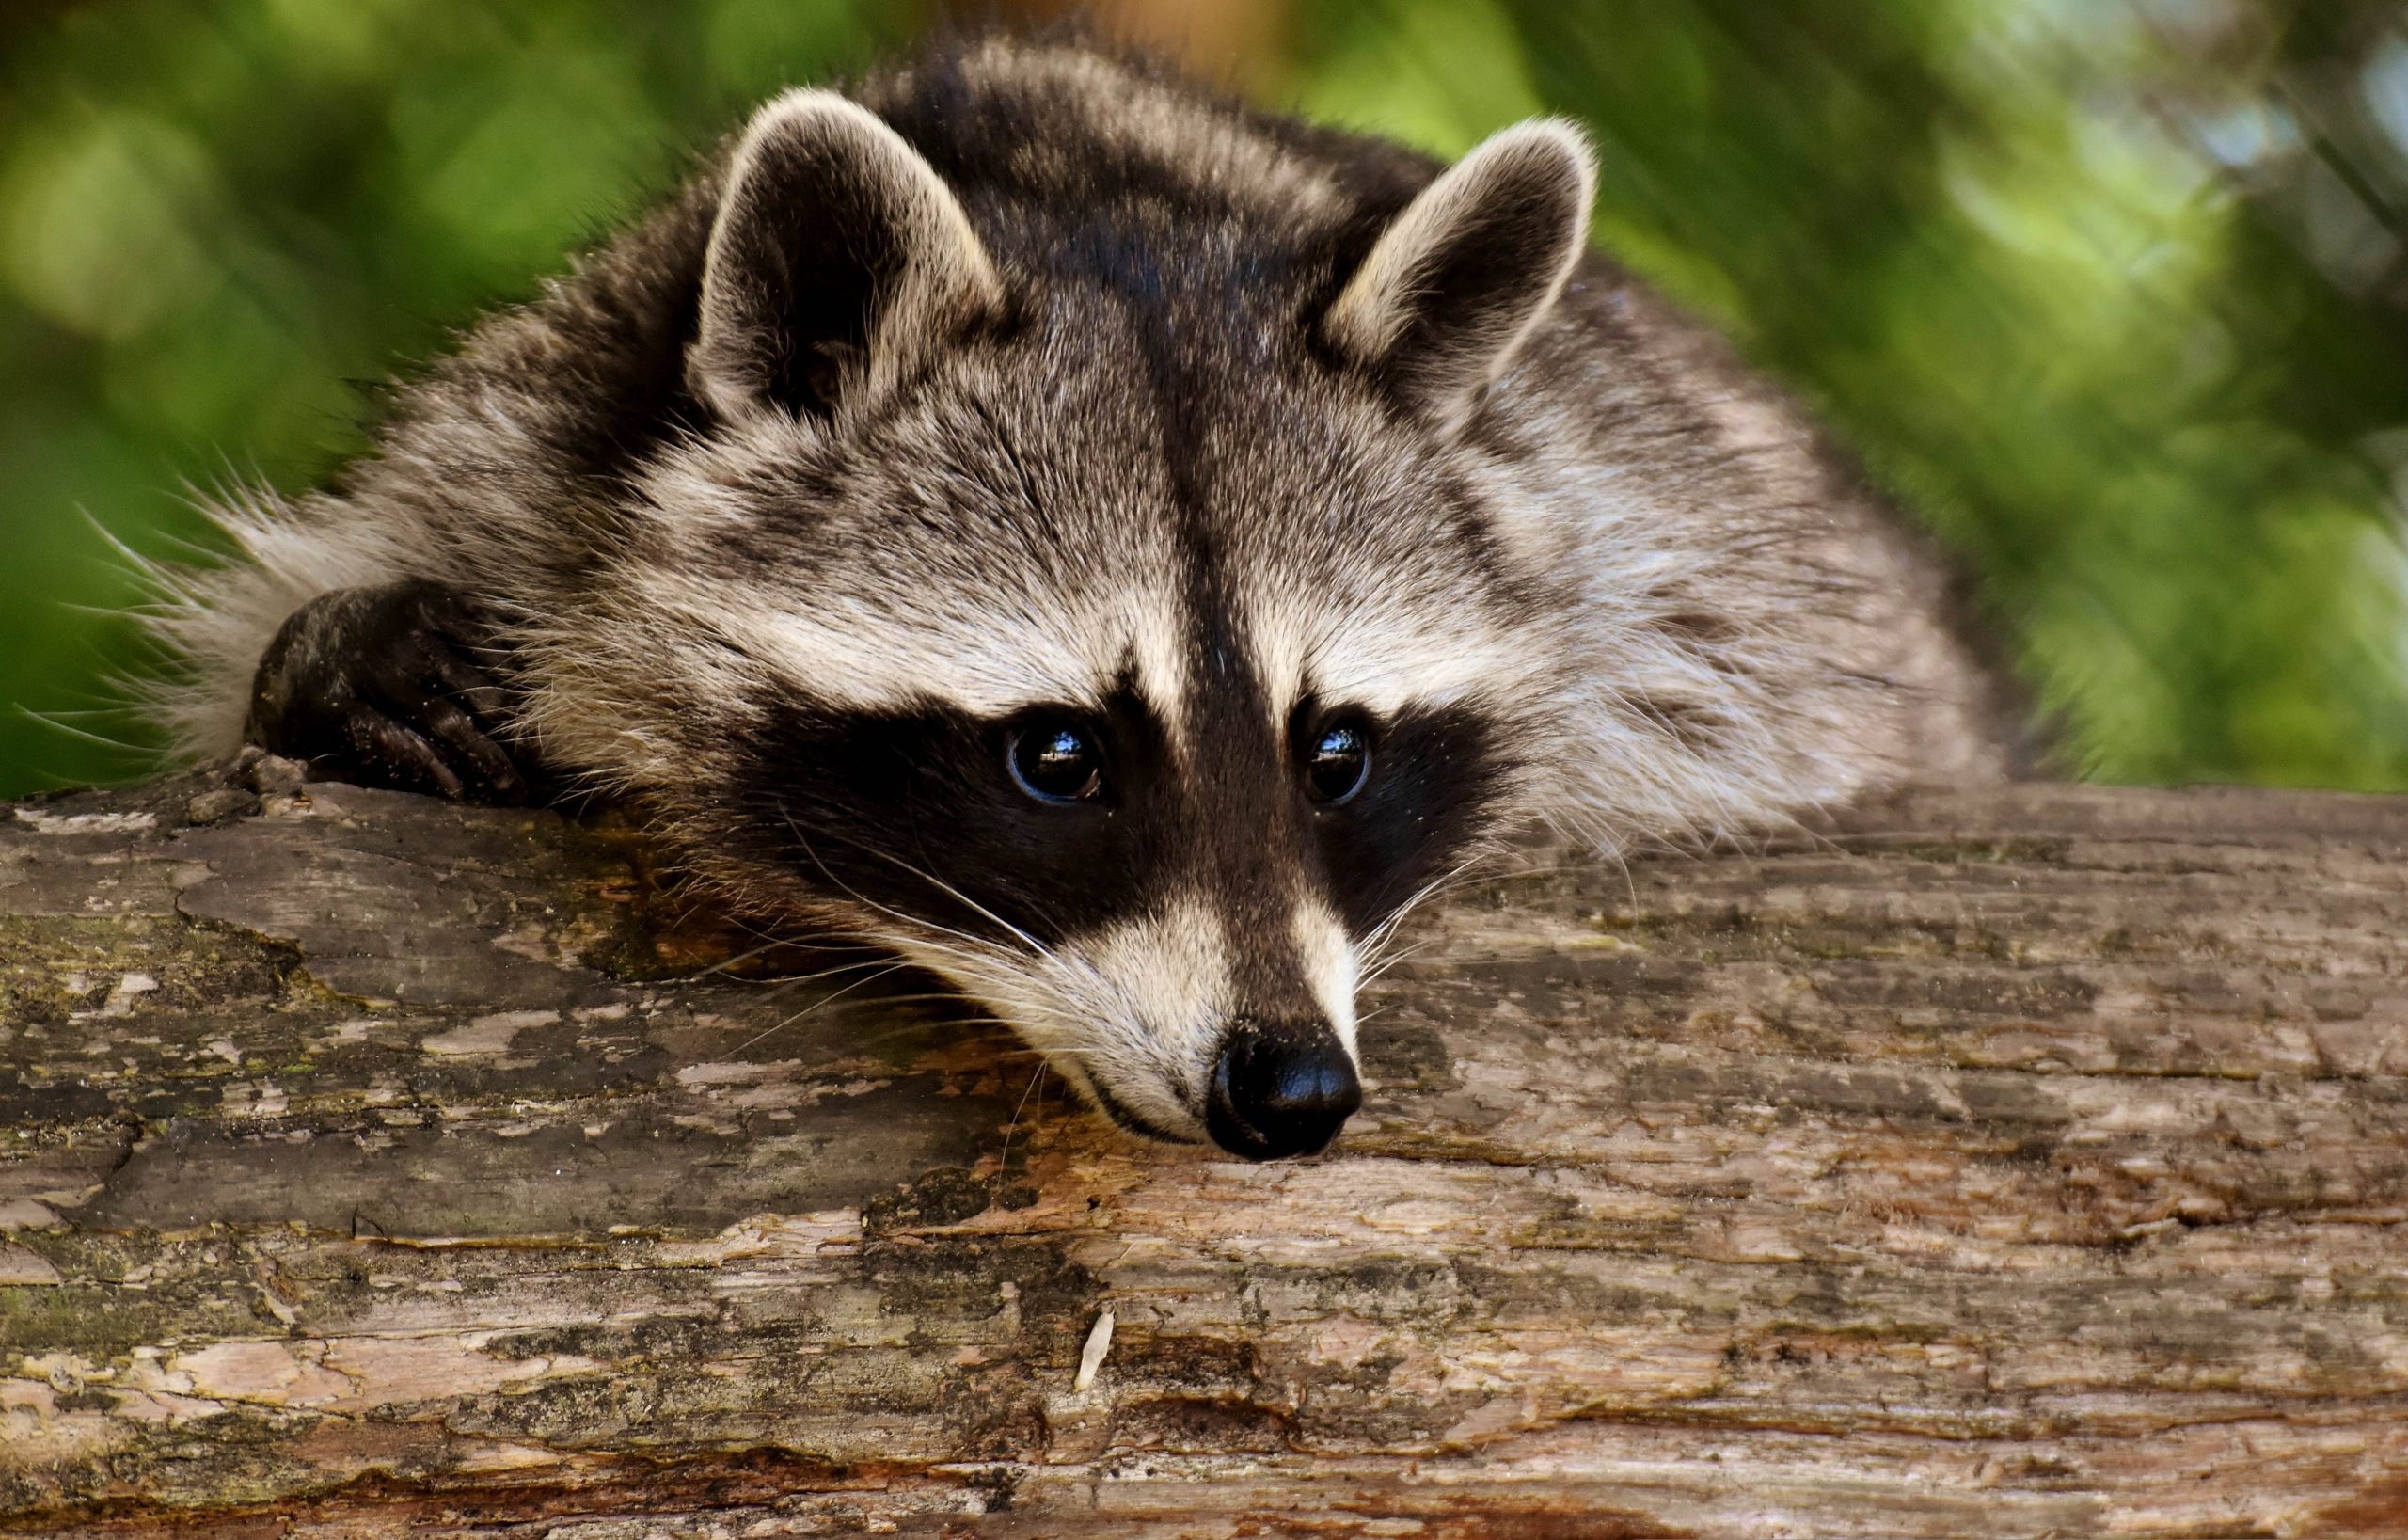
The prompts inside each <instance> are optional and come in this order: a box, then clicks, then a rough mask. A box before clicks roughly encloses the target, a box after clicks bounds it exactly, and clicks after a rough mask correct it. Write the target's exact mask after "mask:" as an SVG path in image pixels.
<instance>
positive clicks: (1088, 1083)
mask: <svg viewBox="0 0 2408 1540" xmlns="http://www.w3.org/2000/svg"><path fill="white" fill-rule="evenodd" d="M1072 1084H1074V1085H1076V1086H1077V1087H1078V1088H1080V1089H1082V1090H1084V1091H1085V1092H1086V1096H1087V1100H1088V1101H1090V1102H1093V1103H1095V1104H1096V1107H1097V1109H1098V1110H1099V1111H1101V1113H1102V1114H1103V1115H1104V1116H1105V1117H1106V1118H1109V1119H1112V1121H1113V1124H1114V1125H1115V1126H1116V1127H1117V1128H1118V1129H1119V1130H1120V1131H1121V1132H1122V1133H1124V1134H1134V1135H1137V1136H1138V1137H1139V1138H1143V1139H1152V1140H1154V1141H1156V1142H1157V1143H1160V1144H1202V1143H1203V1142H1204V1141H1203V1140H1202V1139H1201V1138H1199V1137H1197V1136H1196V1135H1193V1134H1175V1133H1172V1132H1171V1131H1170V1130H1169V1129H1166V1128H1164V1127H1162V1126H1161V1125H1160V1124H1158V1123H1154V1122H1151V1121H1149V1120H1148V1119H1145V1118H1142V1117H1140V1116H1138V1115H1137V1114H1136V1113H1134V1112H1132V1111H1130V1110H1129V1107H1128V1105H1127V1104H1126V1103H1123V1102H1122V1101H1121V1100H1120V1099H1119V1098H1118V1097H1117V1096H1115V1095H1113V1094H1112V1091H1111V1090H1110V1088H1107V1087H1106V1086H1105V1085H1104V1083H1103V1082H1102V1081H1101V1080H1098V1079H1097V1078H1096V1077H1095V1076H1093V1075H1091V1074H1085V1073H1082V1074H1080V1075H1079V1076H1077V1077H1076V1079H1075V1080H1073V1081H1072Z"/></svg>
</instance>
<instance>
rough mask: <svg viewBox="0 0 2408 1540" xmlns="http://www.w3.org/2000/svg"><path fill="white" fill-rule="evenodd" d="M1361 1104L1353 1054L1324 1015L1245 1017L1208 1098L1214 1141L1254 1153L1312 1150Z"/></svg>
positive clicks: (1274, 1155) (1271, 1155) (1270, 1155)
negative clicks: (1310, 1018) (1273, 1019)
mask: <svg viewBox="0 0 2408 1540" xmlns="http://www.w3.org/2000/svg"><path fill="white" fill-rule="evenodd" d="M1362 1104H1363V1083H1362V1082H1361V1081H1359V1080H1357V1079H1356V1078H1355V1060H1354V1059H1353V1058H1352V1057H1350V1056H1348V1054H1347V1052H1346V1045H1345V1044H1344V1043H1342V1042H1339V1040H1338V1034H1337V1033H1335V1032H1333V1031H1331V1030H1330V1028H1329V1025H1328V1024H1327V1023H1325V1022H1292V1023H1290V1022H1282V1023H1259V1022H1240V1023H1239V1024H1237V1025H1236V1026H1235V1027H1233V1028H1231V1029H1230V1031H1229V1035H1228V1037H1227V1038H1225V1039H1223V1040H1222V1041H1221V1056H1220V1057H1219V1058H1218V1059H1217V1060H1215V1061H1214V1062H1213V1065H1212V1093H1211V1094H1210V1095H1209V1096H1208V1097H1206V1098H1205V1103H1204V1127H1205V1129H1206V1130H1207V1131H1208V1132H1209V1133H1211V1134H1212V1142H1213V1143H1215V1144H1217V1145H1219V1146H1220V1147H1221V1148H1222V1149H1224V1150H1226V1151H1228V1152H1229V1153H1231V1154H1233V1155H1244V1157H1245V1158H1246V1159H1248V1160H1279V1159H1281V1158H1283V1157H1285V1156H1288V1155H1309V1154H1311V1153H1312V1152H1313V1151H1316V1150H1319V1149H1321V1148H1322V1147H1323V1146H1324V1145H1326V1144H1328V1143H1329V1141H1330V1140H1332V1139H1334V1138H1336V1137H1337V1136H1338V1130H1339V1125H1341V1124H1342V1123H1344V1122H1345V1121H1346V1119H1349V1118H1351V1117H1353V1116H1354V1115H1355V1108H1356V1107H1359V1106H1361V1105H1362Z"/></svg>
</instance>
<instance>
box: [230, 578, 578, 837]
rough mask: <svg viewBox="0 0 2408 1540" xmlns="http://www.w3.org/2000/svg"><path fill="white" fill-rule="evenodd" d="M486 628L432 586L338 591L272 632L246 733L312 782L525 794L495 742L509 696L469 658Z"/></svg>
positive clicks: (474, 797) (527, 785) (512, 763)
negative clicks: (304, 764) (304, 769)
mask: <svg viewBox="0 0 2408 1540" xmlns="http://www.w3.org/2000/svg"><path fill="white" fill-rule="evenodd" d="M490 635H491V627H489V626H487V625H486V624H484V623H483V621H481V620H480V618H479V617H478V616H477V614H476V612H475V611H473V610H472V609H470V607H469V606H468V605H467V603H466V602H465V601H464V600H463V599H462V598H461V597H460V595H457V594H455V593H453V592H452V590H450V589H448V588H445V587H443V586H442V585H440V584H438V583H430V582H408V583H393V584H390V585H388V586H385V587H380V588H345V589H339V590H337V591H336V592H334V593H332V594H326V595H321V596H319V597H318V598H315V599H312V600H310V601H309V603H308V604H305V605H303V606H302V607H301V608H300V609H299V610H297V611H293V615H292V617H291V618H290V619H288V620H287V621H285V623H284V625H283V627H281V628H280V629H278V630H277V633H276V640H275V641H273V642H271V643H268V648H267V652H266V653H265V654H264V655H263V656H262V657H261V659H260V667H259V673H258V675H257V676H256V677H255V678H254V680H253V683H252V689H251V717H250V722H249V724H248V727H247V729H246V730H247V733H248V736H249V738H250V739H251V741H253V742H255V743H257V744H259V745H260V746H261V748H264V749H267V750H269V751H271V752H273V753H276V754H283V755H285V756H287V757H288V758H293V759H301V760H306V761H308V763H309V775H310V778H311V779H312V780H341V781H352V782H356V783H357V784H359V785H361V786H389V787H392V788H394V789H396V790H401V791H422V792H431V793H433V794H435V795H436V796H442V797H451V798H454V799H457V800H460V801H465V802H503V803H517V802H526V801H528V800H529V799H530V797H531V795H532V790H533V777H532V776H531V774H530V773H529V771H528V769H527V768H526V767H525V766H524V765H523V764H522V763H521V762H520V761H519V760H518V759H516V758H514V756H513V755H512V754H511V753H510V751H509V750H507V749H505V748H503V747H502V743H501V742H500V741H497V739H503V740H506V739H507V738H508V737H509V728H510V725H511V723H510V704H511V702H510V694H509V692H508V691H506V690H505V689H504V688H503V687H502V686H501V685H500V684H499V683H497V682H496V681H495V679H494V678H493V676H492V675H489V674H488V673H486V672H485V670H484V669H483V667H480V666H479V665H478V663H477V662H476V661H475V660H474V659H476V658H477V657H478V655H479V654H480V653H487V652H489V643H488V638H489V637H490Z"/></svg>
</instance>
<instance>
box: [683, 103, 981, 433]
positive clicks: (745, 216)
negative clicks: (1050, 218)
mask: <svg viewBox="0 0 2408 1540" xmlns="http://www.w3.org/2000/svg"><path fill="white" fill-rule="evenodd" d="M1002 303H1003V285H1002V282H1001V280H1000V279H999V278H997V277H996V275H995V268H994V264H993V263H992V262H990V261H989V259H988V256H987V252H986V248H985V247H984V246H981V245H980V244H979V241H978V237H977V234H976V232H974V230H972V229H971V228H970V220H969V217H968V216H967V215H966V214H963V213H962V209H961V204H960V202H959V200H958V199H957V198H955V197H954V195H953V191H952V189H951V188H949V187H947V186H946V185H945V184H944V181H943V178H941V177H939V176H938V175H937V173H936V171H935V169H934V168H933V167H930V166H929V165H928V163H927V161H926V160H925V159H923V158H922V157H921V155H920V153H919V151H916V150H913V149H912V148H911V145H909V144H908V143H906V142H905V141H904V139H903V137H902V135H898V134H896V133H895V131H894V130H893V129H892V128H889V127H888V126H887V125H886V124H885V123H884V122H883V121H881V120H880V119H879V118H878V117H877V115H876V114H874V113H872V112H870V111H869V109H867V108H866V107H863V106H862V105H860V104H859V103H854V102H851V101H848V100H847V99H846V98H844V97H841V96H838V95H837V94H835V93H834V92H833V91H822V90H797V91H788V92H787V93H786V94H785V95H784V96H781V97H779V98H778V99H777V100H776V101H774V102H771V103H769V104H768V105H767V106H765V107H763V108H762V109H761V110H760V112H758V113H757V114H755V115H754V117H753V121H752V123H751V124H750V125H749V126H748V127H747V128H746V129H745V131H744V137H743V139H742V140H741V141H740V142H738V144H737V148H736V153H735V154H734V156H733V157H732V158H731V159H730V161H729V163H728V168H727V178H726V184H725V189H724V191H723V193H722V194H721V201H720V211H719V217H718V220H717V222H716V223H715V224H714V225H713V226H712V229H711V237H710V247H709V251H708V254H707V256H706V257H705V261H704V266H703V290H702V315H701V320H700V325H699V327H698V329H697V332H696V336H695V340H694V341H693V344H692V345H691V346H690V347H689V349H688V351H687V356H686V378H687V383H688V386H689V388H690V389H692V391H693V393H694V395H695V396H696V397H697V398H698V399H700V400H701V401H703V402H704V403H705V404H706V405H709V406H710V407H711V409H712V410H714V411H716V412H718V413H719V414H721V416H723V417H727V418H731V419H733V418H737V417H741V416H743V415H745V414H747V413H749V412H753V411H758V410H760V409H762V408H764V407H770V408H775V409H781V410H784V411H786V412H789V413H792V414H795V415H797V416H805V415H813V414H816V415H821V416H825V415H828V414H830V413H832V412H833V411H834V410H835V408H836V406H837V405H838V404H839V403H840V402H849V401H851V400H852V399H854V398H855V397H856V396H857V395H858V394H860V393H863V392H869V393H875V392H877V391H879V390H880V389H883V388H885V387H886V386H888V385H890V384H891V383H892V382H893V381H894V380H895V378H896V377H897V376H898V375H899V374H901V373H903V372H905V371H906V370H908V369H909V368H910V367H911V365H912V364H914V363H915V362H918V361H920V360H921V359H923V358H925V357H927V354H928V353H929V352H931V351H932V350H934V349H935V348H937V347H940V346H942V345H943V343H944V342H945V341H948V340H950V339H951V338H953V337H956V336H958V335H959V333H960V332H961V331H962V330H963V329H965V328H967V327H969V326H971V325H974V324H976V323H977V322H978V321H979V320H981V319H983V318H985V317H988V316H990V315H992V314H994V313H995V312H996V311H997V310H999V309H1000V308H1001V306H1002Z"/></svg>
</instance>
